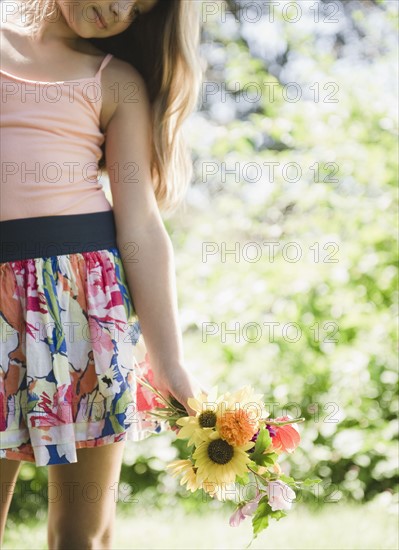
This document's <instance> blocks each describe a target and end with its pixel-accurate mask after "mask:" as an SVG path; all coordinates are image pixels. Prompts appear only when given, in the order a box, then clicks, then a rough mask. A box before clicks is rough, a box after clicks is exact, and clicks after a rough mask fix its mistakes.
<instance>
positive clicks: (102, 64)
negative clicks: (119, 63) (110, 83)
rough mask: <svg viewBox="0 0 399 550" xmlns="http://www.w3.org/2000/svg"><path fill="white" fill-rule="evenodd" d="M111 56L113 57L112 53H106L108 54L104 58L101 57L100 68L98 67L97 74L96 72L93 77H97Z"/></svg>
mask: <svg viewBox="0 0 399 550" xmlns="http://www.w3.org/2000/svg"><path fill="white" fill-rule="evenodd" d="M113 57H114V56H113V55H112V53H108V54H107V55H106V56H105V57H104V59H103V60H102V62H101V65H100V68H99V69H98V71H97V74H96V76H95V78H97V77H98V76H99V75H100V74H101V72H102V70H103V69H104V68H105V67H106V66H107V65H108V63H109V62H110V61H111V59H112V58H113Z"/></svg>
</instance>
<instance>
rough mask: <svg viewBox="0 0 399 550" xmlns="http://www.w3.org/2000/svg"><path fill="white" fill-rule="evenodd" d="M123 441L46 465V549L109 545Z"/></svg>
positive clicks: (111, 537) (108, 546)
mask: <svg viewBox="0 0 399 550" xmlns="http://www.w3.org/2000/svg"><path fill="white" fill-rule="evenodd" d="M124 444H125V441H119V442H117V443H111V444H109V445H104V446H102V447H91V448H87V449H77V451H76V453H77V458H78V462H74V463H72V464H60V465H54V466H49V467H48V482H49V489H48V499H49V507H48V546H49V550H67V549H68V550H69V549H73V550H75V549H81V548H82V549H83V548H84V549H85V550H89V549H90V548H95V549H96V550H101V549H110V548H111V547H112V539H113V531H114V522H115V513H116V502H117V495H118V489H117V488H118V482H119V477H120V471H121V466H122V458H123V450H124V446H125V445H124Z"/></svg>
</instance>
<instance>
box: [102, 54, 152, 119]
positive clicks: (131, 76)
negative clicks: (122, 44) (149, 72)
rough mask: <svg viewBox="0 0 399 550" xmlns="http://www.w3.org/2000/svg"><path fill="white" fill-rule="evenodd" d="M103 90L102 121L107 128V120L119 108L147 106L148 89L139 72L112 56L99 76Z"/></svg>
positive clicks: (144, 107)
mask: <svg viewBox="0 0 399 550" xmlns="http://www.w3.org/2000/svg"><path fill="white" fill-rule="evenodd" d="M101 85H102V92H103V108H102V112H103V113H102V114H103V123H102V126H103V127H104V129H106V128H107V126H108V123H109V121H110V120H111V118H112V117H113V116H114V114H115V113H116V111H117V110H118V109H119V110H126V109H129V108H130V110H132V109H133V108H134V107H133V106H135V107H136V109H140V108H141V109H145V110H147V109H148V108H149V98H148V90H147V86H146V83H145V80H144V78H143V77H142V75H141V74H140V72H139V71H138V70H137V69H136V68H135V67H133V66H132V65H131V64H130V63H127V62H126V61H122V60H121V59H118V58H117V57H115V56H114V57H112V58H111V60H110V62H109V63H108V65H107V66H106V67H105V68H104V70H103V72H102V76H101Z"/></svg>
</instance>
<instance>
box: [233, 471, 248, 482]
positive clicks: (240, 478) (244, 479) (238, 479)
mask: <svg viewBox="0 0 399 550" xmlns="http://www.w3.org/2000/svg"><path fill="white" fill-rule="evenodd" d="M236 482H237V483H239V484H240V485H247V484H248V483H249V472H245V474H244V475H242V476H236Z"/></svg>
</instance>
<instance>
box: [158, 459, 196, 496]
mask: <svg viewBox="0 0 399 550" xmlns="http://www.w3.org/2000/svg"><path fill="white" fill-rule="evenodd" d="M166 468H167V469H168V470H170V472H169V473H170V474H171V475H172V476H173V477H178V476H179V475H181V474H183V477H182V478H181V480H180V485H187V489H189V490H190V491H191V492H192V493H193V492H194V491H196V490H197V489H200V488H201V484H200V482H199V480H198V479H197V475H196V472H195V467H194V464H193V463H192V462H191V460H173V461H172V462H170V463H169V464H168V465H167V466H166Z"/></svg>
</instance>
